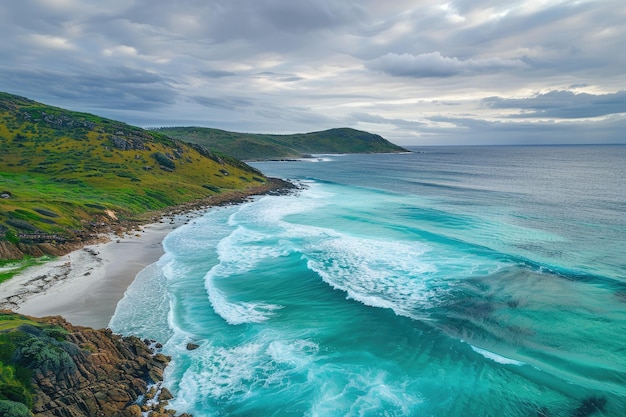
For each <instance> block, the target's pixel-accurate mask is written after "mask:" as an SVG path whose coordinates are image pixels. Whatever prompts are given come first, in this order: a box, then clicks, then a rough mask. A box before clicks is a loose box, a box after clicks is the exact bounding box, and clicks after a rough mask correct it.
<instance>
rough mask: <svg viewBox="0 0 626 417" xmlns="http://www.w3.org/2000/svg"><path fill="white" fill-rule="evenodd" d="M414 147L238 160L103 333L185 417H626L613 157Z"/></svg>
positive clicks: (620, 226) (625, 298)
mask: <svg viewBox="0 0 626 417" xmlns="http://www.w3.org/2000/svg"><path fill="white" fill-rule="evenodd" d="M419 151H423V152H424V153H412V154H402V155H341V156H338V155H334V156H332V155H327V156H323V157H320V158H316V159H314V160H313V161H315V162H302V161H300V162H264V163H257V164H255V166H257V167H258V168H260V169H261V170H263V172H264V173H266V174H268V175H272V176H280V177H284V178H291V179H296V180H298V181H300V182H301V183H302V184H303V185H304V189H303V190H302V191H300V192H299V193H297V194H295V195H291V196H266V197H263V198H260V199H257V200H256V201H254V202H250V203H246V204H242V205H239V206H232V207H222V208H218V209H213V210H211V211H209V212H208V213H206V214H205V215H204V216H202V217H200V218H198V219H196V220H194V221H193V222H191V223H190V224H189V225H186V226H183V227H181V228H179V229H177V230H175V231H174V232H172V233H171V234H170V235H169V236H168V237H167V238H166V239H165V241H164V248H165V251H166V254H165V255H164V256H163V257H162V258H161V260H160V261H159V262H158V263H156V264H154V265H152V266H150V267H148V268H146V269H145V270H144V271H142V273H140V274H139V275H138V277H137V278H136V280H135V282H134V283H133V285H132V286H131V287H130V288H129V289H128V291H127V294H126V296H125V298H124V299H123V300H122V301H121V302H120V303H119V305H118V308H117V311H116V314H115V316H114V317H113V319H112V321H111V324H110V326H111V327H112V328H113V330H115V331H117V332H121V333H129V334H136V335H139V336H142V337H149V338H154V339H158V340H161V341H166V343H165V346H164V351H165V353H166V354H169V355H172V357H173V362H172V364H171V366H170V367H169V368H168V373H167V377H166V381H167V384H168V385H169V386H170V387H171V389H172V391H173V392H174V393H175V394H176V396H177V397H176V399H175V400H174V401H173V403H172V406H173V407H174V408H175V409H177V410H178V411H180V412H183V411H186V412H190V413H193V414H194V415H195V416H196V417H198V416H290V415H293V416H461V415H462V416H468V415H469V416H474V415H476V416H479V415H480V416H489V415H492V416H504V415H506V416H547V415H550V416H584V415H597V416H622V415H624V413H623V411H624V410H626V355H625V354H626V339H624V336H623V335H624V334H626V275H625V272H624V271H626V257H624V249H623V248H624V243H625V242H626V216H624V213H625V211H626V197H625V196H626V186H625V185H624V181H623V179H624V178H626V168H625V167H626V164H625V163H624V162H625V161H626V147H623V146H606V147H476V148H424V149H421V150H419ZM188 342H194V343H197V344H199V345H200V348H198V349H196V350H193V351H189V350H187V349H186V344H187V343H188Z"/></svg>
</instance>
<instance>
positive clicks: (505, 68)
mask: <svg viewBox="0 0 626 417" xmlns="http://www.w3.org/2000/svg"><path fill="white" fill-rule="evenodd" d="M0 3H1V5H0V35H1V36H2V37H3V39H4V40H5V42H3V43H2V45H0V90H5V91H8V92H12V93H16V94H20V95H23V96H26V97H30V98H33V99H36V100H39V101H43V102H46V103H48V104H52V105H57V106H61V107H68V108H72V109H76V110H82V111H88V112H92V113H97V114H101V115H103V116H107V117H112V116H113V115H114V116H115V118H118V119H120V120H123V121H126V122H129V123H132V122H139V123H142V124H148V125H150V126H155V125H158V124H159V123H167V124H168V125H176V124H179V122H180V123H183V122H184V123H187V124H189V123H192V122H193V124H196V125H205V126H206V125H208V126H213V127H219V128H224V129H229V130H237V131H251V132H255V131H256V132H267V133H271V132H282V133H287V132H294V131H306V130H320V129H322V128H325V127H334V126H343V125H351V124H356V125H357V126H358V125H359V124H361V125H364V126H366V127H367V128H368V129H369V128H376V129H377V128H380V131H376V132H375V133H381V134H383V133H385V132H388V133H390V134H391V135H392V136H390V137H393V138H394V139H397V140H398V141H400V140H407V141H408V140H416V141H431V142H432V141H436V140H439V139H440V138H446V140H448V141H449V143H452V142H455V141H456V143H481V141H482V142H484V141H491V142H496V143H497V142H498V141H499V140H502V141H504V142H507V141H509V138H513V137H515V138H517V140H520V141H523V140H525V139H524V137H525V136H524V135H529V136H533V137H535V138H537V139H536V140H537V141H539V140H540V138H541V137H542V136H541V130H542V129H544V130H543V131H544V132H549V133H550V135H544V136H543V139H542V140H544V141H546V142H549V141H551V140H553V139H552V138H557V139H558V140H559V141H565V140H566V137H567V136H568V135H571V139H569V140H570V141H576V140H578V139H577V138H583V137H585V138H586V140H589V141H594V140H598V141H609V139H607V138H608V136H606V135H609V134H613V135H615V138H617V139H616V140H622V141H624V137H623V133H622V131H623V130H622V131H619V130H618V129H617V128H616V126H622V127H623V124H624V123H623V118H622V116H620V115H619V113H620V112H624V92H623V91H620V90H623V89H624V85H626V73H625V72H624V70H623V69H624V68H626V55H625V54H623V53H622V50H623V45H624V39H626V26H624V25H623V22H624V21H625V19H626V9H624V7H623V5H622V3H623V1H621V0H603V1H601V2H593V1H583V2H567V1H560V2H539V3H537V2H535V3H533V2H519V1H515V0H502V1H498V2H494V1H492V0H458V1H454V2H448V3H445V4H442V3H441V2H436V1H434V0H427V1H415V0H394V1H393V2H380V1H375V0H345V1H333V0H308V1H305V2H302V1H293V0H179V1H176V2H172V1H170V0H168V1H166V0H134V1H132V2H129V1H127V0H108V1H106V2H96V1H81V0H63V1H44V0H22V1H4V2H0ZM564 89H576V90H578V91H581V92H583V91H584V92H586V94H582V95H581V94H573V93H571V92H568V91H562V90H564ZM529 90H532V91H543V92H549V93H544V94H543V95H541V94H539V95H537V96H533V97H528V98H524V99H520V98H513V97H519V95H520V94H521V93H520V92H525V91H529ZM594 91H604V92H613V93H612V94H595V95H594V94H591V93H592V92H594ZM487 96H493V97H490V98H489V99H484V97H487ZM505 109H506V110H507V111H497V110H505ZM515 109H517V110H518V111H519V114H518V115H516V116H514V118H512V117H511V116H510V115H507V113H511V111H510V110H515ZM487 112H488V113H489V114H488V115H487V116H488V117H489V118H490V120H493V121H491V122H486V121H484V120H483V118H484V117H486V115H485V114H486V113H487ZM614 113H615V115H614V116H611V114H614ZM434 114H439V115H440V119H438V120H437V119H436V118H434V117H433V116H432V115H434ZM413 115H415V117H413ZM593 116H604V117H603V119H607V120H602V121H600V120H593V121H592V122H589V121H583V120H578V119H577V118H581V117H593ZM413 118H414V119H416V120H418V121H417V122H416V121H412V120H411V119H413ZM428 118H430V120H429V119H428ZM446 118H447V121H446ZM532 118H535V119H536V118H560V119H564V120H566V123H554V124H549V123H544V122H541V121H537V120H533V119H532ZM609 119H610V120H609ZM422 122H424V124H422ZM585 123H588V124H585ZM451 126H452V127H451ZM587 126H592V127H593V129H596V130H597V131H598V132H602V133H601V134H599V135H598V137H597V139H596V137H595V136H593V135H589V134H587V133H588V132H589V129H588V128H587ZM516 129H517V130H516ZM516 132H517V133H516ZM559 132H566V133H559ZM576 132H579V133H578V136H576V135H577V133H576ZM405 133H406V134H407V136H406V137H404V138H403V136H402V135H403V134H405ZM499 135H500V136H499ZM603 135H604V136H603ZM620 138H621V139H620ZM557 139H554V140H557ZM511 140H512V139H511ZM507 143H508V142H507ZM403 144H408V143H407V142H403Z"/></svg>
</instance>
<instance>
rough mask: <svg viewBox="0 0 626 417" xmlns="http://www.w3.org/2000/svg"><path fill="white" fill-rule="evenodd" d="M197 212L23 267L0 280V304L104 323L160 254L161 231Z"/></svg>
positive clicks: (79, 322) (27, 311)
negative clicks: (10, 276)
mask: <svg viewBox="0 0 626 417" xmlns="http://www.w3.org/2000/svg"><path fill="white" fill-rule="evenodd" d="M197 215H199V213H187V214H186V215H179V216H176V217H172V218H167V219H164V220H162V222H159V223H152V224H148V225H144V226H142V227H141V228H140V230H139V231H133V232H130V233H128V234H126V235H124V236H111V240H110V241H108V242H106V243H100V244H95V245H89V246H85V247H83V248H82V249H79V250H76V251H74V252H71V253H69V254H67V255H64V256H62V257H59V258H58V259H55V260H53V261H50V262H47V263H45V264H42V265H37V266H33V267H31V268H28V269H26V270H25V271H24V272H22V273H21V274H19V275H17V276H15V277H13V278H12V279H10V280H9V281H7V282H4V283H2V284H1V285H0V308H6V309H11V310H14V311H17V312H19V313H22V314H27V315H30V316H36V317H45V316H57V315H60V316H63V317H64V318H65V319H67V320H68V321H69V322H71V323H72V324H74V325H79V326H89V327H93V328H103V327H106V326H107V325H108V323H109V321H110V319H111V317H112V316H113V313H114V312H115V308H116V306H117V303H118V301H119V300H120V299H122V297H123V296H124V292H125V291H126V289H127V288H128V286H129V285H130V284H131V283H132V282H133V280H134V279H135V276H136V275H137V274H138V273H139V272H140V271H141V270H142V269H143V268H145V267H146V266H148V265H150V264H152V263H154V262H156V261H157V260H158V259H159V258H160V257H161V256H162V255H163V253H164V252H163V247H162V245H161V243H162V241H163V239H164V238H165V236H166V235H167V234H168V233H169V232H171V231H172V230H174V229H175V228H176V227H178V226H180V225H181V224H184V223H185V222H186V221H188V220H189V219H190V218H193V217H195V216H197Z"/></svg>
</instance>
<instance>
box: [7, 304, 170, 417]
mask: <svg viewBox="0 0 626 417" xmlns="http://www.w3.org/2000/svg"><path fill="white" fill-rule="evenodd" d="M5 313H6V312H5ZM29 319H30V320H37V321H38V322H40V323H45V325H50V326H51V327H48V328H47V329H44V330H42V329H41V328H39V327H35V326H22V327H20V328H18V329H16V330H14V331H19V332H22V333H24V334H27V335H28V337H27V338H23V339H24V340H25V341H23V342H21V343H22V344H21V345H19V346H18V347H17V348H16V350H15V354H14V358H15V361H16V363H17V364H21V365H22V366H26V367H28V368H29V369H31V371H32V385H33V389H34V401H33V407H32V412H33V415H34V416H35V417H101V416H106V417H141V416H143V415H147V416H149V417H165V416H173V415H175V414H176V413H175V412H174V411H171V410H166V406H167V402H168V400H170V399H171V398H172V394H171V393H170V392H169V391H168V390H167V389H166V388H164V387H162V386H161V381H162V380H163V371H164V369H165V367H166V366H167V364H168V362H169V360H170V358H169V357H167V356H165V355H163V354H161V353H158V352H157V353H155V352H154V351H153V350H152V349H151V348H150V347H149V346H148V344H149V342H148V341H142V340H140V339H138V338H136V337H133V336H130V337H121V336H119V335H116V334H113V333H112V332H111V331H110V330H108V329H101V330H94V329H90V328H86V327H75V326H72V325H71V324H69V323H67V322H66V321H65V320H64V319H63V318H61V317H49V318H45V319H33V318H29ZM50 329H52V330H50ZM143 413H146V414H143Z"/></svg>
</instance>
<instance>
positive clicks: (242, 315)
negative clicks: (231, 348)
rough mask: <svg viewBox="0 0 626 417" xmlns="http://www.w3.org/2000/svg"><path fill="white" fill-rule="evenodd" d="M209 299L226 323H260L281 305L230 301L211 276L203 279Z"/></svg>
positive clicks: (267, 318) (272, 314) (273, 313)
mask: <svg viewBox="0 0 626 417" xmlns="http://www.w3.org/2000/svg"><path fill="white" fill-rule="evenodd" d="M205 287H206V289H207V292H208V294H209V301H211V306H212V307H213V310H214V311H215V312H216V313H217V314H219V315H220V316H221V317H222V318H223V319H224V320H225V321H226V322H227V323H228V324H232V325H237V324H244V323H262V322H264V321H267V320H269V319H270V318H271V317H272V316H274V315H275V314H276V313H275V311H276V310H280V309H281V308H282V306H279V305H276V304H268V303H251V302H230V301H229V300H228V297H227V296H226V295H225V294H224V292H223V291H220V290H219V289H218V288H217V287H216V286H215V285H214V283H213V279H212V278H211V277H209V278H207V280H206V281H205Z"/></svg>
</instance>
